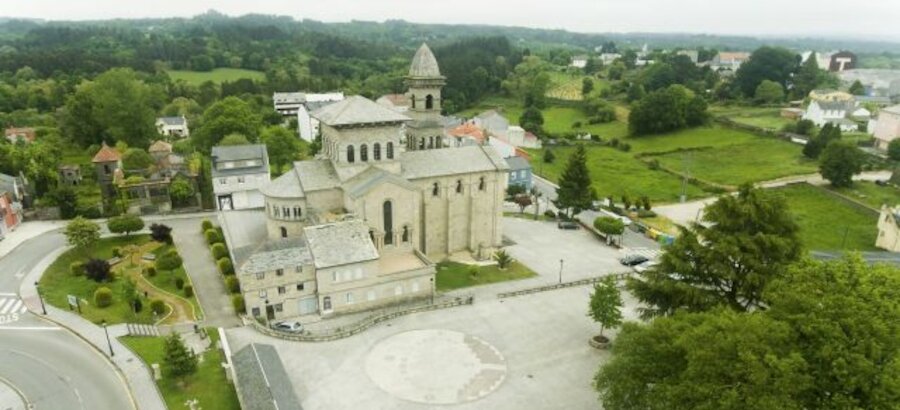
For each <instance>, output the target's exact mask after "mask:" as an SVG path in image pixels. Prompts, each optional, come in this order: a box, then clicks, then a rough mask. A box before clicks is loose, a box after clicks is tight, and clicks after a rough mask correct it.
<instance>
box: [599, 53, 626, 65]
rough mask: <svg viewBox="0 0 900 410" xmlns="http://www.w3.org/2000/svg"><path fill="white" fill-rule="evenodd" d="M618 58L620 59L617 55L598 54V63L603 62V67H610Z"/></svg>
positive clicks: (619, 55)
mask: <svg viewBox="0 0 900 410" xmlns="http://www.w3.org/2000/svg"><path fill="white" fill-rule="evenodd" d="M620 58H622V55H621V54H619V53H603V54H600V61H601V62H603V65H610V64H612V63H614V62H615V61H616V60H618V59H620Z"/></svg>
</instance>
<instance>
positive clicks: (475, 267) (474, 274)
mask: <svg viewBox="0 0 900 410" xmlns="http://www.w3.org/2000/svg"><path fill="white" fill-rule="evenodd" d="M480 272H481V268H479V267H478V265H472V266H469V276H471V277H472V278H473V279H474V278H477V277H478V274H479V273H480Z"/></svg>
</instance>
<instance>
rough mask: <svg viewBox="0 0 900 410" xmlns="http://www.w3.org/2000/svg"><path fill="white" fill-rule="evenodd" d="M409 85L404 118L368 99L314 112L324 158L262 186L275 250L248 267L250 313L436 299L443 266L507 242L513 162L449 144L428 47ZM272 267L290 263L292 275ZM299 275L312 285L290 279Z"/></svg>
mask: <svg viewBox="0 0 900 410" xmlns="http://www.w3.org/2000/svg"><path fill="white" fill-rule="evenodd" d="M406 84H407V86H408V87H409V91H408V92H407V96H408V97H409V101H410V107H409V109H408V110H407V111H406V112H404V113H402V114H401V113H398V112H396V111H394V110H391V109H389V108H386V107H384V106H383V105H380V104H377V103H375V102H373V101H371V100H368V99H366V98H364V97H360V96H353V97H349V98H346V99H345V100H343V101H341V102H337V103H334V104H331V105H328V106H326V107H323V108H321V109H319V110H317V111H315V112H313V113H312V116H313V117H315V118H316V119H317V120H318V121H319V122H320V132H321V142H322V148H321V151H320V152H319V154H318V156H317V157H316V158H315V159H313V160H307V161H298V162H296V163H294V167H293V169H292V170H291V171H289V172H287V173H285V174H284V175H281V176H280V177H278V178H276V179H275V180H273V181H272V182H271V183H270V184H269V185H267V186H265V187H263V188H262V189H261V192H262V193H263V196H264V197H265V212H266V231H267V233H268V239H269V242H270V243H269V244H268V245H267V246H265V247H261V249H260V251H259V252H257V253H256V254H254V255H253V256H252V257H251V259H252V261H255V262H254V263H250V262H251V261H248V263H247V264H245V266H244V267H246V269H245V268H244V267H242V268H240V269H239V273H240V274H241V275H242V278H241V284H242V289H243V292H244V296H245V302H246V304H247V308H248V311H249V312H251V314H254V315H262V314H266V315H267V316H268V317H269V318H270V319H273V318H278V317H280V316H285V317H287V316H296V315H305V314H312V313H317V314H319V315H329V314H335V313H342V312H351V311H357V310H361V309H368V308H372V307H377V306H383V305H388V304H394V303H398V302H403V301H405V300H408V299H414V298H426V297H430V296H431V295H432V294H433V292H434V274H435V268H434V263H433V262H432V261H434V260H440V259H443V258H445V257H447V256H449V255H452V254H456V253H461V252H465V253H469V254H471V255H472V256H473V257H475V258H489V257H490V256H491V255H492V254H493V252H494V251H495V250H496V248H497V247H499V246H500V245H501V242H502V233H501V226H500V222H501V219H502V207H503V199H504V193H505V191H506V184H507V176H506V174H507V170H508V166H507V164H506V161H505V160H504V159H503V158H501V157H500V156H499V155H498V154H497V152H496V151H495V150H494V149H493V148H492V147H489V146H466V147H458V148H457V147H449V146H448V145H449V144H446V143H445V141H444V136H443V128H442V126H441V118H442V117H441V114H440V110H441V87H442V86H443V85H444V77H443V76H441V74H440V70H439V67H438V64H437V60H436V59H435V57H434V55H433V54H432V52H431V50H429V49H428V47H427V46H426V45H424V44H423V45H422V47H421V48H419V50H418V51H417V52H416V54H415V57H414V58H413V61H412V64H411V66H410V70H409V75H408V76H407V77H406ZM279 242H281V243H282V244H290V246H285V245H282V246H278V243H279ZM273 244H274V245H273ZM267 252H276V253H278V255H286V254H291V255H292V256H291V257H282V258H279V257H276V256H275V255H274V254H267ZM271 260H276V261H277V260H284V261H285V263H287V265H286V266H283V267H280V269H281V271H282V274H281V275H278V271H276V270H274V269H279V268H278V267H276V266H268V265H269V264H268V263H266V262H267V261H271ZM267 266H268V267H267ZM268 268H274V269H270V270H267V269H268ZM288 270H289V271H290V272H296V273H298V274H297V275H296V278H297V281H301V280H302V281H303V282H304V283H303V284H301V286H297V285H298V284H297V283H288V282H285V279H284V278H285V277H286V276H287V274H285V273H284V272H286V271H288ZM260 272H262V273H263V274H262V275H260ZM266 272H271V274H270V275H269V276H270V278H269V279H268V280H267V279H266ZM273 280H274V281H275V282H272V281H273ZM276 282H277V283H278V284H275V283H276ZM282 282H285V283H282ZM273 286H275V288H273ZM287 289H290V290H292V291H293V290H296V291H293V292H290V293H293V294H295V296H296V297H295V298H294V299H290V298H289V297H288V293H289V292H288V290H287ZM273 291H274V292H273ZM289 299H290V300H289Z"/></svg>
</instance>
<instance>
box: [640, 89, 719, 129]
mask: <svg viewBox="0 0 900 410" xmlns="http://www.w3.org/2000/svg"><path fill="white" fill-rule="evenodd" d="M706 108H707V104H706V101H705V100H703V98H702V97H700V96H697V95H696V94H694V92H693V91H691V90H688V89H687V88H685V87H684V86H681V85H673V86H670V87H669V88H666V89H663V90H657V91H654V92H652V93H649V94H647V95H646V96H644V97H643V98H641V99H640V101H638V102H637V103H635V104H634V106H633V107H632V109H631V113H630V114H629V116H628V130H629V131H630V132H631V133H632V134H634V135H645V134H655V133H661V132H667V131H674V130H677V129H680V128H684V127H693V126H697V125H701V124H703V123H704V122H705V121H706V119H707V113H706Z"/></svg>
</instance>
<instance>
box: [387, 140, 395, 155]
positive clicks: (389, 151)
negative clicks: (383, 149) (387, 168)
mask: <svg viewBox="0 0 900 410" xmlns="http://www.w3.org/2000/svg"><path fill="white" fill-rule="evenodd" d="M387 159H394V143H393V142H388V143H387Z"/></svg>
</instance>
